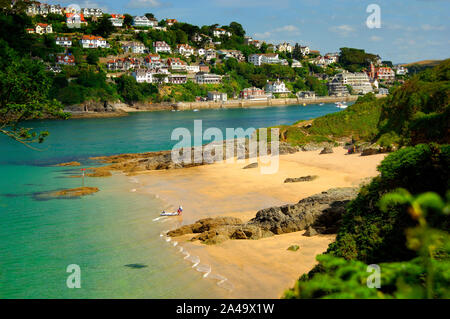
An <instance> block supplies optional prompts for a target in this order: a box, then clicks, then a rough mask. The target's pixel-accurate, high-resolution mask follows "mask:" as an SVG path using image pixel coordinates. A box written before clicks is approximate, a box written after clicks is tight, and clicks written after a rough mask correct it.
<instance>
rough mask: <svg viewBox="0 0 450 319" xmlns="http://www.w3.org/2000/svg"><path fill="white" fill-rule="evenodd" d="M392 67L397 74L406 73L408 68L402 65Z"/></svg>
mask: <svg viewBox="0 0 450 319" xmlns="http://www.w3.org/2000/svg"><path fill="white" fill-rule="evenodd" d="M394 69H395V74H397V75H406V74H408V69H407V68H405V67H404V66H401V65H400V66H397V67H394Z"/></svg>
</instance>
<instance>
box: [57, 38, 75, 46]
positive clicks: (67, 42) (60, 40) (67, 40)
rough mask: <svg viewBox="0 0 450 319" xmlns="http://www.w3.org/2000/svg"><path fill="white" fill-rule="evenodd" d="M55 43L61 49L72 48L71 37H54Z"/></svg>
mask: <svg viewBox="0 0 450 319" xmlns="http://www.w3.org/2000/svg"><path fill="white" fill-rule="evenodd" d="M55 43H56V44H57V45H60V46H62V47H66V48H70V47H71V46H72V38H71V37H56V39H55Z"/></svg>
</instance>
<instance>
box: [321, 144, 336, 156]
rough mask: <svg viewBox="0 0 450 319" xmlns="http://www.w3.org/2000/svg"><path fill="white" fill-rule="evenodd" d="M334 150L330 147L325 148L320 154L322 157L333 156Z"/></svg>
mask: <svg viewBox="0 0 450 319" xmlns="http://www.w3.org/2000/svg"><path fill="white" fill-rule="evenodd" d="M333 153H334V152H333V149H332V148H331V147H329V146H327V147H324V149H323V150H322V151H321V152H320V155H324V154H333Z"/></svg>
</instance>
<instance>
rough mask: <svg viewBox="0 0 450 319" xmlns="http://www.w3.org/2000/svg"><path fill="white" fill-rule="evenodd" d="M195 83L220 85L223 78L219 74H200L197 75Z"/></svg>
mask: <svg viewBox="0 0 450 319" xmlns="http://www.w3.org/2000/svg"><path fill="white" fill-rule="evenodd" d="M195 81H196V82H197V83H198V84H219V83H221V82H222V77H221V76H220V75H217V74H212V73H204V72H199V73H197V74H196V75H195Z"/></svg>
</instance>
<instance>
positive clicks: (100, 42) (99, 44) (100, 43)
mask: <svg viewBox="0 0 450 319" xmlns="http://www.w3.org/2000/svg"><path fill="white" fill-rule="evenodd" d="M80 43H81V46H82V47H83V48H85V49H87V48H89V49H95V48H109V43H108V42H106V40H105V39H103V38H102V37H99V36H95V35H84V36H83V37H82V38H81V40H80Z"/></svg>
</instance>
